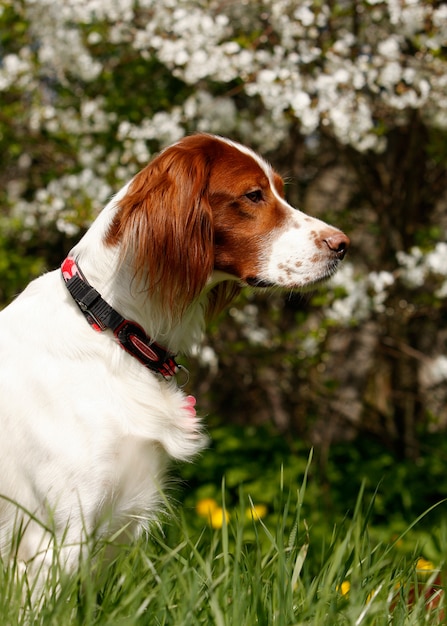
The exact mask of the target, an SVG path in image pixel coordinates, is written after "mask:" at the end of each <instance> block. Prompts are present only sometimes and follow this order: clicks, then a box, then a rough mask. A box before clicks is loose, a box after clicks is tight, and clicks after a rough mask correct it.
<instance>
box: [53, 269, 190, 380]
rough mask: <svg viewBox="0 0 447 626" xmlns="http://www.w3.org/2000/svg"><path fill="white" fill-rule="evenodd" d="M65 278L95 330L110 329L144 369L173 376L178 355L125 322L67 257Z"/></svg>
mask: <svg viewBox="0 0 447 626" xmlns="http://www.w3.org/2000/svg"><path fill="white" fill-rule="evenodd" d="M61 270H62V276H63V278H64V281H65V284H66V286H67V289H68V291H69V292H70V294H71V296H72V297H73V299H74V300H75V302H76V304H77V305H78V306H79V308H80V309H81V311H82V313H83V314H84V316H85V318H86V319H87V321H88V323H89V324H90V326H92V328H94V329H95V330H96V331H98V332H102V331H104V330H107V329H110V330H112V332H113V334H114V335H115V337H116V339H117V340H118V343H119V344H120V345H121V347H122V348H124V350H126V352H129V354H131V355H132V356H134V357H135V358H136V359H138V360H139V361H140V363H142V364H143V365H144V366H145V367H147V368H148V369H150V370H152V371H153V372H158V373H159V374H161V375H162V376H164V377H165V378H169V377H170V376H174V374H176V373H177V372H178V370H179V368H180V367H181V366H179V365H178V364H177V363H176V361H175V354H173V353H172V352H169V351H168V350H166V349H165V348H163V347H162V346H160V345H159V344H158V343H156V342H155V341H153V340H152V339H151V338H150V337H148V335H146V333H145V331H144V330H143V328H142V327H141V326H140V325H139V324H136V323H135V322H131V321H129V320H126V319H124V317H122V315H120V314H119V313H118V311H115V309H114V308H112V307H111V306H110V305H109V304H107V302H106V301H105V300H104V299H103V298H102V297H101V294H100V293H98V292H97V291H96V289H94V287H92V286H91V285H90V284H89V283H88V282H87V280H86V278H85V276H84V274H83V273H82V272H81V269H80V268H79V265H78V264H77V263H76V261H75V260H74V259H73V258H71V257H67V258H66V259H65V261H64V262H63V263H62V266H61Z"/></svg>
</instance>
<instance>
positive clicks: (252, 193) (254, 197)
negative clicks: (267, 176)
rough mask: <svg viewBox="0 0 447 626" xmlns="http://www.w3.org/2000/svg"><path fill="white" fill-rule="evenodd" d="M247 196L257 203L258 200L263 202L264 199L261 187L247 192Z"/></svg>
mask: <svg viewBox="0 0 447 626" xmlns="http://www.w3.org/2000/svg"><path fill="white" fill-rule="evenodd" d="M245 197H246V198H248V199H249V200H250V202H254V203H255V204H256V203H257V202H261V200H262V191H261V190H260V189H256V190H255V191H250V192H249V193H246V194H245Z"/></svg>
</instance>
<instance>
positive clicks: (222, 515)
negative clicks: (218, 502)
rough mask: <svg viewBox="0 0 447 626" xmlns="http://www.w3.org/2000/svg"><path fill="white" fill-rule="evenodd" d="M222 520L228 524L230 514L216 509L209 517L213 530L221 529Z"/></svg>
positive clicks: (218, 508) (219, 508)
mask: <svg viewBox="0 0 447 626" xmlns="http://www.w3.org/2000/svg"><path fill="white" fill-rule="evenodd" d="M224 519H225V521H226V523H227V524H228V522H229V520H230V514H229V513H228V511H224V509H222V508H221V507H220V506H218V507H216V508H215V509H214V511H213V512H212V513H211V515H210V516H209V521H210V524H211V526H212V527H213V528H222V526H223V521H224Z"/></svg>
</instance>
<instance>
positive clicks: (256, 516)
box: [245, 504, 267, 521]
mask: <svg viewBox="0 0 447 626" xmlns="http://www.w3.org/2000/svg"><path fill="white" fill-rule="evenodd" d="M245 514H246V516H247V517H248V518H249V519H253V520H255V521H258V520H260V519H262V518H263V517H265V516H266V515H267V507H266V505H265V504H254V505H253V506H251V507H249V508H248V509H246V511H245Z"/></svg>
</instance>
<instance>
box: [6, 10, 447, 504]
mask: <svg viewBox="0 0 447 626" xmlns="http://www.w3.org/2000/svg"><path fill="white" fill-rule="evenodd" d="M446 43H447V7H446V6H445V4H444V3H442V2H437V1H435V0H432V1H421V0H402V1H400V2H396V1H395V0H387V1H385V2H380V1H379V0H327V1H326V2H321V1H317V0H304V1H297V0H263V1H262V2H249V1H242V2H241V1H238V2H235V1H232V0H209V1H207V0H166V1H164V2H158V1H156V0H137V1H135V2H134V1H133V0H132V1H130V0H127V1H124V0H122V1H121V2H106V1H105V0H71V1H70V2H69V3H62V4H61V3H60V2H55V1H54V0H37V1H35V0H1V3H0V98H1V107H0V154H1V168H0V206H1V210H0V211H1V212H0V273H1V281H0V301H1V303H2V304H6V303H7V302H8V301H9V300H10V299H11V298H12V297H13V296H14V294H16V293H17V292H18V291H19V290H20V289H21V288H22V287H23V286H24V285H25V284H26V282H28V280H29V278H30V277H31V276H34V275H37V274H38V273H40V272H41V271H42V270H44V269H50V268H53V267H56V266H57V265H58V264H59V263H60V261H61V259H62V257H63V255H64V254H65V253H66V252H67V251H68V250H69V249H70V247H71V245H72V244H73V242H74V241H75V240H77V239H78V238H79V236H80V235H81V234H82V232H83V231H84V229H85V228H86V227H88V225H89V223H90V222H91V220H92V219H93V218H94V216H95V215H96V214H97V212H98V211H99V210H100V209H101V208H102V206H103V205H104V204H105V203H106V201H107V199H108V198H109V197H110V196H111V194H112V193H114V192H115V191H117V190H118V189H119V187H120V186H121V184H123V183H124V182H126V181H127V180H128V179H129V178H130V177H131V176H132V175H133V174H134V173H135V172H136V171H137V170H138V169H139V168H141V167H142V166H143V165H144V164H145V163H146V162H147V160H148V159H150V158H151V156H152V155H153V154H154V153H156V152H157V151H158V150H159V149H160V148H162V147H163V146H165V145H167V144H169V143H171V142H173V141H175V140H177V139H178V138H180V137H181V136H183V135H184V134H186V133H189V132H194V131H198V130H200V131H209V132H217V133H220V134H223V135H228V136H231V137H232V138H234V139H237V140H240V141H242V142H245V143H248V144H249V145H251V146H252V147H254V148H256V149H258V150H259V151H260V152H261V153H262V154H263V155H264V156H266V157H267V158H269V159H270V161H271V162H272V163H273V164H274V166H275V167H276V168H277V169H278V170H279V171H280V172H281V173H282V174H283V175H284V176H285V178H286V179H287V181H288V185H287V195H288V199H289V200H290V201H291V202H292V203H294V204H295V205H297V206H300V208H303V209H304V210H306V211H308V212H309V213H311V214H313V215H316V216H319V217H321V218H323V219H326V220H328V221H330V222H332V223H334V224H336V225H337V226H339V227H340V228H343V229H344V230H345V231H346V232H347V233H348V234H349V235H350V237H351V239H352V242H353V246H352V251H351V253H350V256H349V259H348V260H347V261H346V262H345V264H344V266H343V268H342V269H341V271H340V272H339V273H338V275H337V276H336V277H335V279H334V280H333V282H332V283H331V285H329V286H328V287H327V289H325V290H321V291H319V292H318V294H315V295H312V296H309V295H307V296H305V297H304V296H298V295H293V294H274V295H273V296H270V297H269V298H264V297H258V296H257V297H256V299H255V298H254V297H253V295H252V294H251V293H244V294H243V296H242V297H241V299H240V301H239V302H238V303H237V304H235V305H234V306H233V307H232V308H231V310H230V312H229V314H227V315H226V316H224V317H223V318H222V319H221V320H219V323H218V324H217V323H216V324H215V325H214V326H213V327H212V328H211V329H210V334H209V336H208V337H207V339H206V342H205V344H204V346H203V347H202V349H201V351H200V352H198V354H197V356H196V357H194V358H193V359H191V360H190V361H189V367H190V370H191V372H192V376H191V388H192V389H193V390H194V393H196V394H197V395H198V397H199V398H200V400H199V404H200V410H201V411H202V412H205V413H212V414H216V415H218V416H219V423H220V424H223V423H225V424H228V423H232V424H235V425H239V426H240V425H245V426H248V427H250V426H256V427H259V426H260V425H263V426H264V427H267V425H270V426H273V427H274V429H275V432H280V433H281V434H282V435H283V436H285V439H284V441H286V442H287V441H288V442H294V441H296V438H297V437H299V439H300V440H304V441H306V442H307V443H308V444H309V443H310V444H312V445H315V446H316V447H317V449H318V454H319V459H320V461H319V464H320V465H319V467H320V469H321V471H322V473H323V484H324V482H325V480H326V482H327V480H328V476H332V474H333V472H335V470H333V472H332V474H331V472H330V471H329V470H328V468H330V467H332V468H333V467H334V466H332V465H330V463H331V459H333V458H337V459H339V460H340V461H342V465H343V467H344V468H345V469H346V470H347V469H348V468H349V466H350V464H352V461H353V458H352V457H354V456H355V455H359V454H360V451H362V454H363V455H364V457H365V459H366V458H370V459H371V460H370V461H368V463H371V464H372V465H371V466H370V465H368V463H366V464H365V465H364V468H366V469H364V472H366V473H368V472H369V469H368V468H371V475H372V476H375V474H374V470H373V468H372V466H373V465H374V458H375V456H376V455H377V456H378V458H380V459H382V461H383V459H387V461H386V463H385V462H384V465H383V467H384V466H385V465H386V464H387V463H389V464H390V465H391V464H392V463H393V461H394V460H395V459H396V457H401V458H406V459H411V460H413V461H416V460H418V461H417V462H418V463H419V464H422V466H424V463H425V464H426V465H425V466H424V467H426V471H427V472H430V475H431V476H433V477H434V476H436V477H439V476H440V467H439V466H438V465H437V463H436V459H438V460H439V463H442V462H445V461H446V460H447V459H446V452H445V445H444V443H443V441H444V433H445V428H446V425H447V385H446V381H447V328H446V318H447V303H446V298H447V244H446V242H445V239H446V231H447V177H446V175H445V169H446V164H447V148H446V146H447V96H446V94H447V78H446V77H447V49H446ZM247 432H248V433H250V432H252V431H247ZM261 432H264V431H261ZM226 433H227V435H228V437H227V439H225V441H226V444H225V445H227V446H228V445H230V442H231V440H232V439H231V436H230V435H229V434H228V432H227V431H226ZM215 435H216V436H217V438H219V431H218V430H216V431H215ZM436 435H438V437H436ZM439 435H441V436H442V439H439ZM371 436H372V439H371V438H369V439H368V437H371ZM433 436H435V439H433ZM249 439H250V434H246V440H245V441H248V440H249ZM372 440H374V441H375V442H376V443H375V444H372V443H371V441H372ZM254 441H255V442H256V444H257V445H258V444H260V443H261V442H260V438H259V437H256V438H255V439H254ZM352 441H356V442H357V443H356V447H352V446H347V447H346V446H345V447H342V448H341V449H340V448H339V447H334V446H340V445H342V444H343V442H352ZM365 442H369V443H365ZM376 444H377V445H378V446H379V448H376V447H375V446H376ZM278 445H279V444H278ZM294 445H296V444H295V443H291V444H290V445H289V446H288V447H287V450H282V449H281V446H279V447H278V448H277V450H278V455H283V454H284V455H286V454H288V455H290V459H292V460H291V461H290V463H291V467H293V462H294V461H293V459H294V458H295V456H294V454H295V453H296V451H295V452H294V449H293V446H294ZM426 446H428V448H427V447H426ZM379 449H380V453H379V452H378V450H379ZM257 450H258V452H256V455H259V458H260V457H261V456H262V454H263V453H262V446H260V447H259V448H257ZM281 450H282V451H281ZM340 450H342V451H343V452H340ZM427 450H428V451H429V452H430V451H433V450H435V451H436V452H435V454H436V458H435V457H433V458H432V459H430V455H429V454H428V453H427ZM347 451H349V452H347ZM270 453H271V452H269V454H270ZM330 453H331V454H330ZM256 455H255V454H254V453H253V456H254V457H255V456H256ZM387 455H389V456H387ZM267 456H268V455H267ZM218 458H219V457H218ZM297 463H298V461H297ZM265 464H266V465H268V458H266V461H265ZM231 465H232V466H233V465H234V464H233V463H232V462H231ZM379 466H380V463H379ZM257 467H258V468H259V460H258V465H257ZM355 467H356V468H358V465H355ZM383 467H382V466H381V469H380V471H378V473H377V480H380V478H381V477H382V475H383V471H384V470H383ZM406 467H407V469H406V470H405V472H404V474H405V476H407V480H408V481H410V482H411V480H413V479H414V475H412V474H411V471H410V469H411V465H410V466H406ZM414 467H418V466H417V465H416V466H413V468H414ZM419 467H421V465H419ZM263 469H265V466H264V468H263ZM407 470H408V473H406V472H407ZM206 471H207V472H208V473H209V474H210V475H211V474H213V471H217V469H216V467H214V469H213V468H207V470H206ZM234 471H237V470H234ZM296 471H297V472H298V471H299V468H298V467H297V468H296ZM379 474H380V475H379ZM325 477H326V478H325ZM216 479H217V476H216ZM233 479H234V484H236V483H237V482H241V481H242V482H244V480H245V479H244V477H243V476H234V477H231V476H230V478H229V479H228V480H229V481H230V484H231V485H232V483H233ZM337 480H339V481H341V480H342V477H341V476H338V478H337ZM395 480H397V479H395ZM331 481H332V483H334V480H333V478H331ZM404 482H405V481H404ZM443 487H444V481H443V480H440V482H439V483H438V485H437V490H435V491H436V493H435V494H432V496H433V498H435V497H438V496H440V495H442V493H441V492H442V491H443ZM197 488H199V486H197ZM258 488H261V489H262V485H258V487H256V488H255V491H256V489H258ZM356 489H357V485H356ZM396 491H397V489H396V490H393V491H392V493H393V494H395V493H396ZM399 493H400V495H401V500H402V501H403V500H405V501H406V503H405V502H403V506H404V508H405V507H406V506H408V498H409V499H410V500H411V501H412V502H413V503H414V499H415V494H414V492H411V489H410V490H408V488H407V489H406V488H405V485H404V484H402V489H400V490H399ZM405 494H406V495H405ZM430 497H431V496H430ZM383 506H384V507H385V508H387V509H388V508H389V507H390V506H392V503H391V502H386V505H385V503H384V505H383ZM410 508H411V507H410ZM412 512H414V511H413V510H412Z"/></svg>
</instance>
